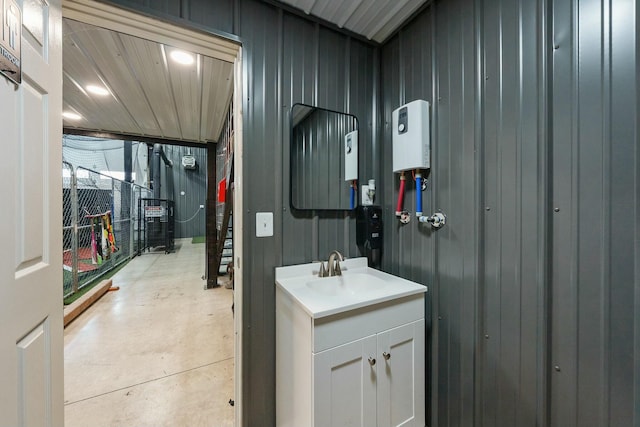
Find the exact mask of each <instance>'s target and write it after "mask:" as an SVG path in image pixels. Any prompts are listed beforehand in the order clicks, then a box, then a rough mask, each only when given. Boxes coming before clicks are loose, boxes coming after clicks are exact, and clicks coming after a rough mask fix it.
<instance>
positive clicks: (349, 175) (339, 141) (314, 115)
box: [290, 104, 358, 210]
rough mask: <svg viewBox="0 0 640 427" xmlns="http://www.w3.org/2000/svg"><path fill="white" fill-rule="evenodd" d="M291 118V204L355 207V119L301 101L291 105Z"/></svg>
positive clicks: (329, 207) (329, 208)
mask: <svg viewBox="0 0 640 427" xmlns="http://www.w3.org/2000/svg"><path fill="white" fill-rule="evenodd" d="M290 119H291V121H290V123H291V144H290V153H291V164H290V169H291V182H290V197H291V206H292V207H294V208H295V209H300V210H308V209H314V210H351V209H354V208H355V206H356V205H357V196H356V192H355V188H352V187H353V186H354V185H357V183H355V182H354V181H353V178H355V179H357V175H358V172H357V164H358V162H357V157H358V132H357V130H358V119H357V118H356V117H355V116H353V115H351V114H346V113H340V112H337V111H330V110H325V109H323V108H318V107H313V106H310V105H304V104H295V105H294V106H293V107H292V108H291V116H290ZM345 161H346V166H345ZM345 168H346V170H345ZM345 173H346V175H345Z"/></svg>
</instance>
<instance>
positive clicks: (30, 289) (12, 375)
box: [0, 0, 64, 427]
mask: <svg viewBox="0 0 640 427" xmlns="http://www.w3.org/2000/svg"><path fill="white" fill-rule="evenodd" d="M7 2H8V0H4V1H0V5H2V4H3V3H4V4H6V3H7ZM17 3H18V4H22V5H23V11H22V12H23V27H22V38H21V43H22V61H21V64H22V73H23V74H22V84H21V85H20V86H18V87H16V86H15V85H14V84H13V83H10V82H8V81H7V80H6V79H5V78H4V77H0V125H1V127H2V131H1V135H2V136H1V137H0V147H1V148H0V149H1V152H2V155H1V156H0V200H1V206H0V237H1V238H2V240H1V241H2V246H1V247H2V249H0V250H1V256H0V425H1V426H56V427H57V426H62V425H63V422H64V421H63V404H64V400H63V399H64V396H63V371H62V369H63V353H62V352H63V341H62V330H63V328H62V268H61V267H62V166H61V161H62V155H61V150H62V148H61V146H62V141H61V139H62V116H61V107H62V34H61V31H62V18H61V8H60V1H59V0H48V1H46V2H45V1H44V0H42V1H41V0H19V1H17ZM6 22H7V21H6V20H3V27H5V25H6ZM4 30H5V34H6V31H7V29H6V27H5V28H4Z"/></svg>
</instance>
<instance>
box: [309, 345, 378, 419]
mask: <svg viewBox="0 0 640 427" xmlns="http://www.w3.org/2000/svg"><path fill="white" fill-rule="evenodd" d="M375 352H376V337H375V335H372V336H369V337H367V338H363V339H361V340H358V341H354V342H351V343H348V344H344V345H341V346H339V347H335V348H332V349H329V350H325V351H323V352H320V353H317V354H314V355H313V370H314V381H315V382H314V385H313V391H314V396H313V401H314V414H313V418H314V425H315V426H316V427H329V426H332V427H350V426H353V427H356V426H357V427H372V426H375V425H376V369H375V365H373V366H371V364H370V363H369V357H372V358H375ZM378 363H379V362H378Z"/></svg>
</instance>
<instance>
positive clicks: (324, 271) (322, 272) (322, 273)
mask: <svg viewBox="0 0 640 427" xmlns="http://www.w3.org/2000/svg"><path fill="white" fill-rule="evenodd" d="M327 275H328V273H327V269H326V268H324V262H322V261H320V271H318V277H327Z"/></svg>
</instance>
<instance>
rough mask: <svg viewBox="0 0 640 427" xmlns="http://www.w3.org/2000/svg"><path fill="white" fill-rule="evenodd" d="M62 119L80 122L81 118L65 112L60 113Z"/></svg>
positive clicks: (78, 115) (70, 112)
mask: <svg viewBox="0 0 640 427" xmlns="http://www.w3.org/2000/svg"><path fill="white" fill-rule="evenodd" d="M62 117H64V118H65V119H69V120H80V119H81V118H82V116H81V115H80V114H76V113H74V112H73V111H65V112H64V113H62Z"/></svg>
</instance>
